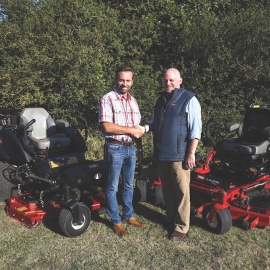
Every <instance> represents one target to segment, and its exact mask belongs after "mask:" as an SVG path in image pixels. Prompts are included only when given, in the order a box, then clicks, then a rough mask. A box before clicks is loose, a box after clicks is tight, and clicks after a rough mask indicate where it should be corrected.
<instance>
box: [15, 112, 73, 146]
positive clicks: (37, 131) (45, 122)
mask: <svg viewBox="0 0 270 270" xmlns="http://www.w3.org/2000/svg"><path fill="white" fill-rule="evenodd" d="M33 119H35V120H36V121H35V123H34V124H32V125H31V126H30V127H29V128H28V130H27V131H28V138H29V139H30V141H31V143H32V144H33V145H34V148H35V149H37V150H45V149H47V148H48V149H53V148H60V147H67V146H69V145H70V138H69V137H66V136H65V135H64V134H62V133H57V129H56V125H55V122H54V120H53V119H52V117H51V116H50V115H49V114H48V112H47V111H46V110H45V109H43V108H25V109H23V110H22V112H21V113H20V124H19V125H20V127H21V128H24V127H25V126H26V124H27V123H29V122H30V121H31V120H33Z"/></svg>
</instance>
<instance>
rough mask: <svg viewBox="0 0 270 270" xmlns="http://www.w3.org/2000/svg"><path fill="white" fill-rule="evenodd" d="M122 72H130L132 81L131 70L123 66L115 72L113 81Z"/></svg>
mask: <svg viewBox="0 0 270 270" xmlns="http://www.w3.org/2000/svg"><path fill="white" fill-rule="evenodd" d="M124 71H130V72H131V73H132V80H133V79H134V72H133V70H132V68H130V67H127V66H124V67H120V68H118V69H117V70H116V71H115V79H117V76H118V74H119V73H120V72H124Z"/></svg>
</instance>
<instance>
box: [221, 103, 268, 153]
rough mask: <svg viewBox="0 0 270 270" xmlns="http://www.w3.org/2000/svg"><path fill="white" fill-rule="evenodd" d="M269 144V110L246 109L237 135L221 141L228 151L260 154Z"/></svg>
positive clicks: (264, 151) (265, 150)
mask: <svg viewBox="0 0 270 270" xmlns="http://www.w3.org/2000/svg"><path fill="white" fill-rule="evenodd" d="M269 144H270V110H268V109H254V108H252V109H248V110H247V111H246V113H245V118H244V121H243V122H242V123H241V124H240V125H239V128H238V137H233V138H229V139H227V140H224V141H223V149H224V150H226V151H230V152H235V153H241V154H250V155H260V154H264V153H266V152H267V150H268V146H269Z"/></svg>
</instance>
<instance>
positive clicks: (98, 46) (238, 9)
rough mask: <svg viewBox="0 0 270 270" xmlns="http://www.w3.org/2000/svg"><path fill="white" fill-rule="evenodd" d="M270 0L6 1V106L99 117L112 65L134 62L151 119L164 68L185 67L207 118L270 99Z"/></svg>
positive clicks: (1, 87) (2, 82)
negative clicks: (38, 107)
mask: <svg viewBox="0 0 270 270" xmlns="http://www.w3.org/2000/svg"><path fill="white" fill-rule="evenodd" d="M269 7H270V5H269V4H268V1H262V0H259V1H253V0H249V1H248V0H241V1H240V0H239V1H231V0H219V1H218V0H216V1H210V0H202V1H192V0H190V1H177V0H145V1H143V0H140V1H139V0H133V1H124V0H120V1H117V0H111V1H106V0H96V1H94V0H39V1H34V0H17V1H14V0H1V4H0V8H1V17H0V36H1V39H0V95H1V98H0V106H1V107H17V108H20V107H25V106H42V107H45V108H46V109H48V110H49V111H50V112H51V113H53V114H57V115H58V116H61V117H67V116H69V117H70V116H71V117H75V116H76V115H82V116H84V117H86V119H87V120H88V121H89V123H90V125H91V126H92V127H96V126H97V103H98V100H99V98H100V97H101V96H102V95H103V94H104V93H106V92H107V91H109V90H110V89H111V87H112V86H113V77H114V71H115V69H116V68H117V67H119V66H120V65H129V66H131V67H132V68H133V69H134V71H135V83H134V87H133V90H132V94H133V95H134V96H135V97H136V98H137V100H138V101H139V104H140V106H141V110H142V114H143V118H144V120H145V121H147V120H148V119H149V118H150V117H151V115H152V110H153V105H154V102H155V100H156V99H157V96H158V94H159V92H160V91H162V74H163V72H164V70H166V69H167V68H169V67H172V66H173V67H176V68H178V69H179V70H180V71H181V73H182V76H183V81H184V86H185V87H186V88H187V89H189V90H192V91H194V92H196V93H197V94H198V96H199V99H200V102H201V105H202V112H203V123H204V124H205V123H206V121H207V119H209V118H210V117H211V116H212V115H215V116H216V124H215V129H214V130H213V131H212V135H213V136H214V137H215V138H218V137H220V136H223V135H224V134H223V126H224V123H225V122H226V121H231V120H235V121H236V120H239V119H240V118H241V117H242V113H243V109H244V104H245V102H246V101H249V102H253V103H270V99H269V74H270V62H269V59H270V52H269V44H270V35H269V33H270V19H269V15H268V14H269V11H270V8H269Z"/></svg>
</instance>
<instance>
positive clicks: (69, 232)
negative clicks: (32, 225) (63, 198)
mask: <svg viewBox="0 0 270 270" xmlns="http://www.w3.org/2000/svg"><path fill="white" fill-rule="evenodd" d="M79 208H80V214H81V215H82V216H83V223H82V224H81V225H78V224H76V223H75V222H74V221H73V216H72V213H71V211H70V210H68V209H66V208H63V209H62V210H61V212H60V215H59V217H58V224H59V227H60V229H61V230H62V232H63V233H64V234H65V235H66V236H68V237H76V236H79V235H81V234H83V233H84V232H85V231H86V230H87V228H88V226H89V224H90V221H91V213H90V210H89V208H88V207H87V206H85V205H84V204H81V203H80V204H79Z"/></svg>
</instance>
